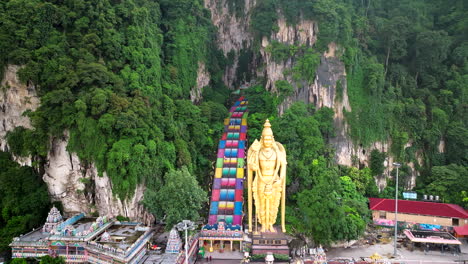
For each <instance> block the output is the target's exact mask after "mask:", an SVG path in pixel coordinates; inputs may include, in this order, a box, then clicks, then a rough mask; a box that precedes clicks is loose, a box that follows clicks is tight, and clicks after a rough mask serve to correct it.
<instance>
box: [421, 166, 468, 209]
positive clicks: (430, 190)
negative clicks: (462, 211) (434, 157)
mask: <svg viewBox="0 0 468 264" xmlns="http://www.w3.org/2000/svg"><path fill="white" fill-rule="evenodd" d="M466 175H468V169H467V167H464V166H459V165H455V164H450V165H447V166H434V167H432V170H431V175H430V176H429V177H428V179H427V180H428V182H429V184H428V185H427V186H426V187H425V188H424V193H427V194H432V195H438V196H440V198H441V199H442V201H444V202H446V203H455V204H459V205H462V206H463V205H464V204H465V203H466V202H465V201H464V199H465V198H466V196H464V195H466V193H465V194H463V191H465V192H466V186H468V177H466Z"/></svg>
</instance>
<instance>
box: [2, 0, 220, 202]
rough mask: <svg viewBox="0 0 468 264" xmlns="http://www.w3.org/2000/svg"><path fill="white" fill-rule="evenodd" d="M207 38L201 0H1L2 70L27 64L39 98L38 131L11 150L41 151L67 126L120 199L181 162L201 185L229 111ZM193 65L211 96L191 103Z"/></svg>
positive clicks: (24, 134) (155, 184)
mask: <svg viewBox="0 0 468 264" xmlns="http://www.w3.org/2000/svg"><path fill="white" fill-rule="evenodd" d="M213 39H214V28H213V26H212V24H211V21H210V20H209V16H208V13H207V11H206V10H205V9H204V8H203V4H202V1H199V0H198V1H185V0H176V1H173V0H171V1H167V0H162V1H147V0H135V1H123V2H120V1H117V2H115V1H110V0H98V1H94V0H93V1H91V0H80V1H46V0H44V1H39V0H23V1H3V2H2V3H0V40H1V41H0V51H1V52H0V68H3V67H5V66H6V65H7V64H19V65H24V67H23V68H22V69H21V70H20V72H19V75H20V78H21V80H22V81H24V82H32V83H34V84H36V85H37V86H36V87H37V88H38V93H39V95H40V97H41V106H40V107H39V109H37V111H35V112H32V113H29V116H30V118H31V121H32V124H33V126H34V128H35V129H33V130H27V129H23V128H18V129H16V130H15V131H14V132H13V133H10V135H9V136H8V138H9V142H10V144H11V147H12V151H13V152H14V153H17V154H20V155H28V154H33V155H38V156H42V157H45V156H46V155H47V151H48V149H49V147H50V146H48V144H49V142H50V141H49V137H50V136H56V137H61V136H63V135H64V134H65V137H68V138H69V143H68V150H69V151H73V152H76V153H77V154H78V156H79V157H80V159H81V160H82V161H83V162H84V163H90V162H94V163H95V164H96V166H97V168H98V171H99V173H101V174H102V173H103V172H106V173H107V175H109V177H110V178H111V180H112V184H113V188H114V189H113V191H114V193H115V194H117V195H118V196H119V197H120V198H121V199H125V198H126V197H128V196H129V195H132V193H133V191H134V190H135V187H136V185H137V184H139V183H145V184H146V185H147V186H148V187H149V188H150V190H152V191H157V190H158V189H159V188H160V186H162V185H163V184H164V178H163V175H164V173H166V172H167V171H170V170H174V169H176V168H180V167H182V166H186V167H187V168H188V171H189V172H190V173H191V174H193V175H195V177H198V179H199V182H201V183H206V182H207V180H208V179H207V177H205V176H206V175H207V174H208V171H209V169H210V166H209V164H210V160H211V155H213V153H214V152H213V150H214V148H215V145H216V144H215V143H216V142H215V140H216V139H217V138H218V135H219V133H220V131H221V129H222V126H221V125H214V124H219V123H221V121H222V120H223V118H224V117H225V114H226V112H227V111H226V109H225V107H224V106H223V103H224V101H225V99H226V92H225V90H223V89H224V88H223V87H222V85H221V82H220V69H222V68H223V65H224V60H225V59H224V56H223V55H222V54H221V53H220V52H219V51H218V50H217V49H216V48H215V46H214V43H213ZM199 63H201V64H205V65H206V68H207V71H208V73H209V74H211V77H212V83H211V87H210V88H209V89H210V91H211V92H210V93H208V94H207V96H206V98H208V99H209V100H213V101H210V102H209V101H206V102H202V103H201V104H199V105H194V104H193V103H192V102H191V101H189V100H188V99H189V98H190V90H191V89H193V88H194V87H195V86H196V78H197V69H198V65H199ZM210 128H211V129H210ZM65 131H68V133H65ZM39 160H40V159H39ZM38 166H39V167H40V164H39V165H38Z"/></svg>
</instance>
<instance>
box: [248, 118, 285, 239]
mask: <svg viewBox="0 0 468 264" xmlns="http://www.w3.org/2000/svg"><path fill="white" fill-rule="evenodd" d="M247 166H248V174H247V181H248V182H247V184H248V188H249V189H248V199H249V200H248V209H249V232H252V196H253V199H254V200H255V215H256V219H257V221H258V222H259V223H260V224H261V225H262V227H261V232H266V231H269V232H276V230H275V228H274V227H273V225H274V224H275V223H276V217H277V215H278V208H279V204H280V201H281V230H282V231H283V232H286V229H285V225H284V217H285V210H286V208H285V206H286V197H285V194H286V151H285V150H284V147H283V145H281V144H280V143H279V142H276V141H275V139H274V137H273V131H272V130H271V125H270V121H268V119H267V120H266V121H265V124H264V125H263V131H262V137H261V139H260V141H258V140H255V141H254V142H253V144H252V146H250V148H249V151H248V154H247ZM254 172H255V179H253V181H252V178H253V173H254Z"/></svg>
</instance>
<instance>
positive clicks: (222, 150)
mask: <svg viewBox="0 0 468 264" xmlns="http://www.w3.org/2000/svg"><path fill="white" fill-rule="evenodd" d="M229 112H230V113H229V118H226V119H225V120H224V126H225V128H224V132H223V136H222V138H221V140H220V142H219V147H218V156H217V160H216V171H215V177H214V181H213V189H212V195H211V206H210V216H209V218H208V224H209V225H214V224H217V223H218V222H219V221H221V220H224V221H225V222H226V224H228V225H242V204H243V202H244V198H243V191H244V170H245V169H244V163H245V151H246V149H245V148H246V135H247V115H248V113H247V100H246V99H244V97H241V98H239V99H238V100H237V101H236V103H235V104H234V106H233V107H231V109H230V111H229Z"/></svg>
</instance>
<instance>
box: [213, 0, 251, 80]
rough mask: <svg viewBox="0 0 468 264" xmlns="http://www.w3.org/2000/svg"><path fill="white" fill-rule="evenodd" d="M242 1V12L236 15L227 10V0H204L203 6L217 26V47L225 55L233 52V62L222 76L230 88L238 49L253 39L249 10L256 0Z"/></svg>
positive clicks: (249, 44)
mask: <svg viewBox="0 0 468 264" xmlns="http://www.w3.org/2000/svg"><path fill="white" fill-rule="evenodd" d="M244 2H245V6H244V14H243V15H242V17H236V16H235V15H234V14H231V13H230V12H229V7H228V0H205V7H206V8H207V9H209V10H210V11H211V21H212V22H213V24H214V25H215V26H216V27H217V28H218V34H217V37H218V40H217V43H218V47H219V48H220V49H221V50H222V51H223V52H224V55H226V56H227V54H228V53H229V52H234V61H233V64H232V65H230V66H228V67H227V68H226V69H225V73H224V76H223V81H224V83H225V84H226V86H228V87H230V88H233V86H234V81H235V78H236V69H237V65H238V63H239V54H240V51H241V49H247V48H250V47H251V45H252V41H253V36H252V34H251V33H250V31H249V25H250V14H251V10H252V8H253V7H254V6H255V2H256V1H255V0H245V1H244Z"/></svg>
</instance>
